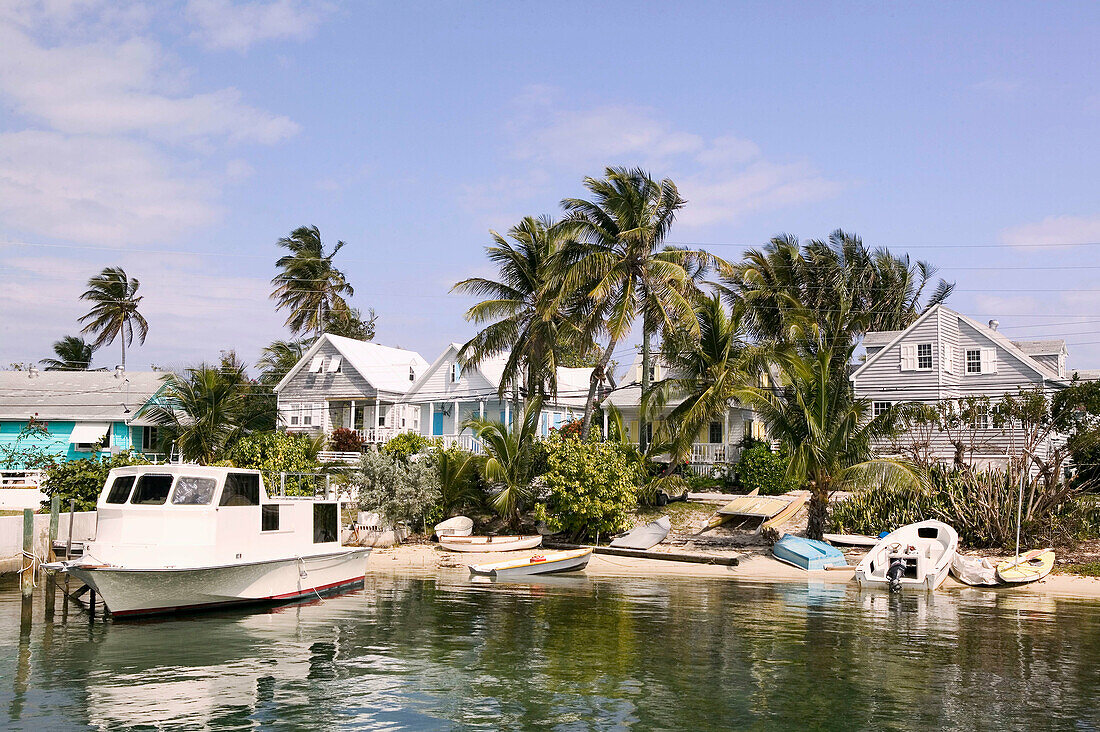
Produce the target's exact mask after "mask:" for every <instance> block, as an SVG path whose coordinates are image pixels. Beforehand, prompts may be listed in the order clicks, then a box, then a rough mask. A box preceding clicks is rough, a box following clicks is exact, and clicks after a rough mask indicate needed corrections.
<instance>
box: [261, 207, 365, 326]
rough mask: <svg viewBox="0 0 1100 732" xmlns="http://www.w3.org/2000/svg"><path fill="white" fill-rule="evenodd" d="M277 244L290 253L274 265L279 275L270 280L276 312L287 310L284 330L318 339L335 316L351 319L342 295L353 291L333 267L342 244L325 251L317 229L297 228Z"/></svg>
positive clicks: (314, 227) (311, 227)
mask: <svg viewBox="0 0 1100 732" xmlns="http://www.w3.org/2000/svg"><path fill="white" fill-rule="evenodd" d="M277 243H278V245H279V246H280V247H282V248H284V249H286V250H287V251H288V252H289V253H288V254H285V255H283V256H282V257H280V258H279V260H278V261H277V262H276V263H275V266H276V267H278V268H279V269H280V272H279V273H278V274H277V275H275V277H274V278H272V280H271V284H272V285H274V288H275V289H274V290H272V292H271V299H273V300H275V303H276V306H275V307H276V309H277V310H287V311H289V313H288V315H287V319H286V327H288V328H290V330H291V331H293V332H294V333H296V334H303V333H309V332H311V331H312V332H313V334H314V335H315V336H319V335H321V333H322V332H324V329H325V327H326V325H328V324H330V323H331V322H332V319H333V318H334V317H336V318H337V319H339V318H348V317H350V314H351V306H349V305H348V302H347V300H345V299H344V296H348V297H351V296H352V295H353V294H355V291H354V290H353V289H352V286H351V285H350V284H349V283H348V281H347V279H346V278H345V276H344V273H343V272H341V271H340V270H339V269H337V268H336V267H335V266H334V265H333V258H334V257H335V256H336V254H337V252H339V251H340V250H341V249H343V248H344V246H345V243H344V242H342V241H338V242H336V246H335V247H333V248H332V251H330V252H326V251H325V245H324V243H323V242H322V241H321V232H320V230H319V229H318V228H317V227H316V226H300V227H298V228H297V229H295V230H294V231H292V232H291V233H290V236H287V237H284V238H282V239H279V241H278V242H277Z"/></svg>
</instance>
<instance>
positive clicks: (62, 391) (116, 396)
mask: <svg viewBox="0 0 1100 732" xmlns="http://www.w3.org/2000/svg"><path fill="white" fill-rule="evenodd" d="M163 376H164V374H163V373H158V372H155V371H137V372H127V371H123V370H122V369H116V370H114V371H39V370H38V369H35V368H32V369H30V370H29V371H0V470H19V469H21V468H25V467H28V466H26V465H22V464H18V463H19V462H20V460H19V457H18V454H19V453H23V452H24V451H25V449H26V448H28V447H34V448H38V449H40V450H43V451H45V452H46V453H48V454H50V455H53V456H56V457H60V458H64V459H65V460H79V459H81V458H87V457H94V456H100V455H111V454H113V453H118V452H123V451H126V450H136V451H139V452H154V451H155V450H156V443H157V439H156V427H155V426H154V425H152V424H150V423H148V421H143V420H142V419H140V418H138V417H137V415H138V413H139V412H140V411H141V408H142V407H143V406H145V404H146V403H148V402H149V401H150V400H152V399H153V398H154V397H155V396H156V394H157V392H158V391H159V390H160V389H161V388H162V387H163V385H164V382H163V380H162V379H163ZM32 424H33V425H34V426H35V428H36V429H35V430H33V431H31V430H27V427H28V426H29V425H32ZM21 435H22V437H21Z"/></svg>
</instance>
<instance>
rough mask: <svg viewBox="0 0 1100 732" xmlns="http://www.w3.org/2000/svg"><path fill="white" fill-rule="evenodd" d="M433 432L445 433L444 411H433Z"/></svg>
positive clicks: (434, 433)
mask: <svg viewBox="0 0 1100 732" xmlns="http://www.w3.org/2000/svg"><path fill="white" fill-rule="evenodd" d="M432 434H433V435H442V434H443V412H433V413H432Z"/></svg>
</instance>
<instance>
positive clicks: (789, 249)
mask: <svg viewBox="0 0 1100 732" xmlns="http://www.w3.org/2000/svg"><path fill="white" fill-rule="evenodd" d="M935 273H936V270H935V268H934V267H932V265H930V264H928V263H927V262H917V263H916V264H915V265H914V264H912V263H911V262H910V261H909V257H908V255H906V256H903V257H898V256H895V255H894V254H891V253H890V251H889V250H887V249H881V248H880V249H874V250H870V249H868V248H867V247H866V246H865V245H864V243H863V240H862V239H860V238H859V237H858V236H855V235H853V234H849V233H847V232H844V231H841V230H839V229H838V230H836V231H834V232H833V233H832V234H831V235H830V236H829V239H828V241H820V240H816V239H815V240H811V241H809V242H807V243H806V244H805V245H801V244H800V243H799V241H798V239H797V238H796V237H793V236H789V235H783V236H778V237H775V238H774V239H772V240H771V241H770V242H769V243H768V244H767V245H766V246H765V247H764V248H763V249H750V250H748V251H747V252H745V256H744V258H743V260H742V261H741V263H740V264H738V265H736V266H735V267H734V269H733V272H732V274H731V275H730V276H729V277H727V278H725V289H726V294H727V295H728V296H729V298H730V299H731V301H732V304H733V306H734V307H737V308H744V309H746V310H747V311H748V321H747V322H748V325H749V327H750V329H751V331H752V333H753V335H754V336H756V337H757V338H760V339H767V340H773V341H774V340H776V339H778V338H779V337H780V336H781V335H782V333H783V332H784V330H785V328H786V326H787V322H786V321H787V318H786V313H787V311H788V310H790V309H792V308H793V309H795V310H798V309H801V308H805V309H809V310H814V311H817V312H818V313H825V312H827V311H829V310H831V309H832V308H834V307H835V306H836V303H837V302H838V300H840V299H844V300H846V301H847V302H848V303H849V304H850V309H849V313H850V316H851V317H850V318H849V319H848V321H846V322H843V323H839V322H836V321H835V320H834V319H827V320H822V321H821V322H822V323H826V322H828V323H830V324H831V325H832V326H833V327H834V328H835V332H834V334H833V335H834V337H836V338H841V339H848V340H852V339H855V338H857V337H858V336H860V335H862V334H863V333H865V332H867V331H869V330H875V331H879V330H901V329H904V328H906V327H908V326H909V325H911V324H912V322H913V321H914V320H916V319H917V318H918V317H919V316H920V315H921V313H923V312H924V311H925V310H927V309H928V308H930V307H932V306H933V305H936V304H938V303H941V302H943V301H944V300H946V299H947V297H948V296H949V295H950V294H951V292H952V290H954V288H955V285H954V283H947V282H945V281H943V280H942V279H941V280H940V281H939V282H938V283H937V285H936V287H935V289H934V290H933V291H932V293H931V294H930V295H929V296H928V297H927V299H924V295H925V291H926V290H927V288H928V286H929V285H930V283H931V281H932V278H933V277H934V276H935ZM922 300H923V301H922Z"/></svg>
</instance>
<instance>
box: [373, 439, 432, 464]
mask: <svg viewBox="0 0 1100 732" xmlns="http://www.w3.org/2000/svg"><path fill="white" fill-rule="evenodd" d="M432 444H434V443H433V441H432V440H431V439H430V438H428V437H424V436H423V435H418V434H417V433H415V432H402V433H401V434H399V435H397V436H396V437H394V438H393V439H391V440H390V441H389V442H387V443H386V444H385V445H383V446H382V452H383V453H385V454H386V455H391V456H394V457H400V458H403V459H405V460H408V459H409V458H410V457H412V456H413V455H417V454H419V453H422V452H425V451H426V450H427V449H428V448H429V447H431V446H432Z"/></svg>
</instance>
